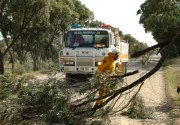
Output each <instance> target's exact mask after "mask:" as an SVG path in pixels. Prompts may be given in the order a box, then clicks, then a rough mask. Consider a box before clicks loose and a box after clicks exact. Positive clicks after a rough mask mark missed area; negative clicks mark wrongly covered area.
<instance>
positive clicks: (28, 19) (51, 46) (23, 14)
mask: <svg viewBox="0 0 180 125" xmlns="http://www.w3.org/2000/svg"><path fill="white" fill-rule="evenodd" d="M92 19H93V13H92V12H91V11H90V10H89V9H88V8H87V7H86V6H85V5H82V4H81V2H80V1H79V0H63V1H62V0H57V1H50V0H41V1H39V0H31V1H29V0H23V1H22V0H16V1H12V0H2V1H1V2H0V22H1V23H0V32H1V33H2V36H3V38H4V42H5V44H6V46H7V47H6V48H1V52H2V57H1V58H0V61H1V62H3V56H4V55H6V53H7V52H8V53H9V54H11V58H13V59H14V58H17V59H18V60H19V62H20V64H24V63H25V62H26V58H27V56H26V55H27V54H30V57H31V59H32V60H33V67H34V70H37V69H39V66H40V65H41V62H42V60H43V61H45V60H49V59H52V60H53V61H54V60H55V59H57V57H58V51H59V48H58V47H59V44H60V42H62V41H61V40H62V39H63V37H64V33H65V31H66V30H67V29H68V28H69V27H70V25H71V24H72V23H77V22H78V23H81V24H85V23H88V22H89V20H92ZM11 51H12V52H13V53H15V54H17V57H14V56H13V55H12V53H11ZM0 69H2V70H3V65H0ZM0 71H1V70H0ZM1 73H3V71H2V72H1Z"/></svg>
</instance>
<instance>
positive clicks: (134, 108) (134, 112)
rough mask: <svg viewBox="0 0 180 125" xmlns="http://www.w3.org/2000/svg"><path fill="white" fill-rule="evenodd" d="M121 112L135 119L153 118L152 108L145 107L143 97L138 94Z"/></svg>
mask: <svg viewBox="0 0 180 125" xmlns="http://www.w3.org/2000/svg"><path fill="white" fill-rule="evenodd" d="M122 114H123V115H127V116H129V117H130V118H136V119H139V118H141V119H147V118H153V110H152V109H151V108H149V107H146V106H145V104H144V101H143V99H142V98H141V97H139V96H137V97H135V98H134V99H133V101H132V102H131V104H130V106H129V108H128V110H127V111H126V112H123V113H122Z"/></svg>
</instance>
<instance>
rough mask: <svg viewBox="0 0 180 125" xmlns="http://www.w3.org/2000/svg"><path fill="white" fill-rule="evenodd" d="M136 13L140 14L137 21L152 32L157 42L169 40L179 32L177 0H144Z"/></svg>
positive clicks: (179, 8)
mask: <svg viewBox="0 0 180 125" xmlns="http://www.w3.org/2000/svg"><path fill="white" fill-rule="evenodd" d="M137 14H141V16H140V21H139V23H140V24H143V26H144V28H145V31H146V32H151V33H152V35H153V37H154V38H155V39H156V40H157V42H165V41H171V40H172V38H173V37H174V36H175V35H176V34H177V33H178V32H180V30H179V29H180V6H179V1H178V0H160V1H157V0H146V2H144V3H143V4H142V5H141V9H140V10H138V12H137ZM178 47H179V45H178ZM173 50H175V51H176V49H174V48H173ZM172 52H173V51H172ZM172 52H170V54H171V53H172ZM178 53H180V51H178ZM178 53H177V55H178ZM173 55H174V54H173Z"/></svg>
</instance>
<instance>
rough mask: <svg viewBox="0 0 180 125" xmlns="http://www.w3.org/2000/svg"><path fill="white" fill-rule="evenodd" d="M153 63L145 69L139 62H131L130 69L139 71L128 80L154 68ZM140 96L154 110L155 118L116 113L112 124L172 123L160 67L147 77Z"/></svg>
mask: <svg viewBox="0 0 180 125" xmlns="http://www.w3.org/2000/svg"><path fill="white" fill-rule="evenodd" d="M152 66H153V64H152V63H150V64H149V65H148V66H147V67H148V68H147V69H145V68H144V67H142V66H141V64H140V63H138V62H131V63H130V64H129V69H130V71H131V70H135V69H139V71H140V72H139V73H138V74H136V75H133V76H130V77H128V78H127V82H128V83H131V82H132V81H134V80H135V79H138V78H139V77H140V76H142V75H143V74H144V73H146V72H147V71H148V70H149V68H152ZM139 94H140V96H141V97H142V98H143V100H144V102H145V105H146V106H148V107H151V108H152V109H153V111H154V118H153V119H142V120H136V119H130V118H128V117H125V116H122V115H114V116H112V117H111V125H170V122H171V121H170V120H169V118H168V108H169V107H168V105H166V104H167V103H166V100H167V99H166V94H165V83H164V80H163V72H162V70H161V69H160V70H159V71H158V72H156V73H155V74H154V75H153V76H152V77H150V78H149V79H147V80H146V81H145V83H144V85H143V87H142V88H141V90H140V93H139Z"/></svg>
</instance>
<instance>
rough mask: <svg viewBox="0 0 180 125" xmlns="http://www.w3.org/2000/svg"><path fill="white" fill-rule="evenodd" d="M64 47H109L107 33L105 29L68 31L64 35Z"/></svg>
mask: <svg viewBox="0 0 180 125" xmlns="http://www.w3.org/2000/svg"><path fill="white" fill-rule="evenodd" d="M65 46H66V47H72V48H76V47H96V48H107V47H109V35H108V32H107V31H95V30H82V31H81V30H77V31H69V32H68V33H67V35H66V41H65Z"/></svg>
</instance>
